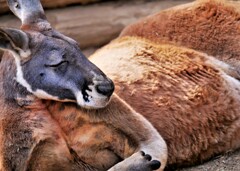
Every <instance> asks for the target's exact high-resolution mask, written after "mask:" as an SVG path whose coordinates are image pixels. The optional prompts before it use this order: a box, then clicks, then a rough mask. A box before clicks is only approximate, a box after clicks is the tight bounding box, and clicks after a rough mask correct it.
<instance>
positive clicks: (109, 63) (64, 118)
mask: <svg viewBox="0 0 240 171" xmlns="http://www.w3.org/2000/svg"><path fill="white" fill-rule="evenodd" d="M21 3H22V2H21ZM21 3H20V4H21ZM18 5H19V3H17V5H14V6H16V7H18ZM19 6H20V7H23V6H24V5H19ZM15 10H16V9H15ZM41 14H43V13H41ZM41 20H42V19H41ZM41 20H40V21H41ZM44 22H46V20H44ZM23 23H24V22H23ZM37 25H38V26H42V23H38V24H37ZM33 28H35V26H29V25H28V26H24V24H23V26H22V29H23V30H24V32H26V30H27V31H30V32H32V30H31V29H33ZM29 29H30V30H29ZM11 40H12V39H11ZM8 41H10V40H9V39H8V37H7V36H6V38H5V39H4V43H6V42H8ZM10 44H13V43H10ZM14 46H16V45H14ZM17 47H18V46H17ZM5 49H6V48H5ZM58 51H59V49H57V52H58ZM48 54H49V53H48ZM48 54H47V56H48ZM43 56H44V55H43ZM68 60H70V59H67V61H68ZM91 60H92V61H93V62H94V63H95V64H97V65H98V66H99V67H100V68H101V69H102V70H103V71H104V72H106V73H107V75H108V76H109V77H110V78H112V79H113V80H114V82H115V83H116V92H117V94H118V95H119V96H120V97H121V98H123V99H124V100H126V101H127V102H128V104H130V105H131V107H134V109H135V110H136V111H138V112H140V113H141V114H143V115H144V116H145V117H146V118H147V119H148V120H150V121H151V123H152V124H153V125H154V126H155V127H156V128H157V131H158V132H159V133H160V135H159V134H158V133H157V132H156V130H155V129H154V128H153V127H152V126H151V124H149V122H147V121H146V120H145V119H144V118H143V117H142V116H141V115H139V114H138V113H137V112H135V111H134V110H133V109H131V107H130V106H129V105H128V104H126V103H125V102H124V101H123V100H121V99H120V98H119V97H118V96H117V95H116V94H113V96H112V99H111V101H110V102H109V103H108V102H107V103H108V105H107V107H105V108H102V109H83V108H82V107H79V106H80V104H81V103H78V101H79V100H77V98H76V100H74V99H71V101H77V103H78V105H77V104H74V103H67V102H64V103H63V102H57V101H59V99H61V98H56V97H55V98H52V97H51V98H50V97H49V96H48V97H45V98H44V97H41V96H39V95H38V94H37V93H35V91H34V90H33V91H30V90H31V89H30V90H28V89H27V91H26V89H25V88H27V87H25V88H23V87H22V89H23V90H22V91H20V92H21V93H20V95H18V94H19V87H18V88H16V87H14V88H12V89H14V90H17V92H14V93H11V92H12V91H10V92H9V93H6V92H8V91H9V90H8V88H10V87H12V86H13V85H16V84H17V86H20V85H19V84H18V83H17V82H16V80H14V79H13V78H14V75H15V68H14V66H15V62H14V60H13V58H9V56H7V57H4V58H3V59H2V62H6V63H10V64H11V65H6V64H4V66H2V68H3V70H7V68H10V69H8V70H7V71H8V72H3V71H1V72H3V74H2V75H3V78H5V79H3V81H2V82H3V83H4V84H6V83H7V82H9V83H8V84H6V86H4V87H5V89H3V90H2V91H3V94H8V95H9V96H10V98H7V99H9V100H10V102H13V104H15V106H16V107H17V108H20V106H21V109H22V111H23V112H22V113H25V112H26V111H29V110H30V112H29V113H31V116H33V117H39V116H41V115H43V114H39V113H43V112H42V111H44V112H45V115H44V116H45V119H42V118H43V117H40V119H38V120H37V122H36V120H34V121H35V122H33V121H32V120H33V119H31V118H30V119H29V117H23V118H24V120H20V119H19V121H18V122H16V123H19V124H21V125H20V126H17V125H16V127H15V125H14V127H13V126H12V123H15V122H14V121H15V120H17V119H14V117H10V116H8V117H7V118H8V120H6V119H5V117H3V119H1V120H2V123H5V126H4V127H1V129H4V130H5V132H4V134H2V137H10V138H8V139H6V140H7V141H5V142H11V141H10V140H11V139H13V137H14V140H15V141H14V143H5V144H1V149H4V150H5V151H6V149H8V148H6V147H8V146H7V145H8V144H14V145H12V146H11V147H12V150H13V151H18V153H9V151H11V150H9V151H8V152H7V153H6V152H5V153H2V154H5V155H2V156H1V157H0V159H1V161H3V162H1V163H2V168H4V169H5V170H11V169H8V168H7V167H6V166H7V162H6V161H8V162H9V161H11V156H14V159H15V160H13V161H14V162H13V163H15V164H13V165H12V168H13V167H14V168H17V167H15V166H17V164H16V163H21V162H22V161H25V162H24V164H22V165H24V167H22V168H28V169H29V170H37V169H38V170H54V169H56V170H61V169H62V170H74V169H76V168H77V169H79V168H80V170H107V169H109V170H122V171H124V170H146V171H147V170H154V169H158V167H159V165H160V164H159V162H158V161H156V159H157V160H159V161H161V167H160V168H159V170H163V169H164V167H165V166H166V164H168V166H169V167H171V168H173V167H175V166H178V167H180V166H185V165H191V164H195V163H199V162H201V161H204V160H207V159H209V158H210V157H212V156H214V155H216V154H220V153H223V152H226V151H228V150H233V149H236V148H239V146H240V135H239V130H240V118H239V112H238V111H239V107H238V106H239V105H238V104H239V89H238V87H239V82H238V80H237V79H236V78H237V76H238V73H237V71H236V70H235V69H234V68H232V67H231V66H230V65H227V64H225V63H223V62H221V61H219V60H217V59H215V58H213V57H211V56H208V55H206V54H203V53H200V52H197V51H194V50H191V49H186V48H183V47H177V46H174V45H167V44H160V43H158V42H154V41H151V40H147V39H145V38H141V37H140V38H136V37H133V36H131V35H130V36H123V37H120V38H118V39H117V40H115V41H113V42H111V43H110V44H109V45H107V46H106V47H104V48H102V49H100V50H99V51H98V52H96V53H95V54H94V55H93V56H92V57H91ZM44 62H45V61H44ZM67 63H68V62H67ZM23 64H24V63H23ZM9 66H12V68H11V67H9ZM60 66H61V65H60ZM55 67H56V68H54V69H56V70H58V67H59V66H55ZM4 68H5V69H4ZM7 73H11V74H10V75H12V76H11V77H10V76H8V74H7ZM76 73H77V72H76ZM90 73H91V72H90ZM78 74H79V72H78ZM76 75H77V74H72V76H76ZM17 76H18V75H17ZM235 76H236V77H235ZM6 77H7V78H6ZM107 80H108V81H107V82H110V81H109V79H107ZM19 83H20V84H21V82H19ZM41 83H42V84H45V82H44V80H42V82H41ZM65 84H66V85H68V81H65ZM109 84H110V83H109ZM21 85H23V84H21ZM30 85H31V84H30ZM23 86H24V85H23ZM88 87H89V86H88ZM107 87H112V86H107ZM51 89H52V88H51ZM51 89H49V90H51ZM53 89H56V90H57V88H53ZM86 89H88V88H86ZM96 89H97V88H96ZM108 89H112V88H108ZM93 90H95V89H93V88H91V91H90V92H94V91H93ZM42 91H43V92H45V91H46V90H45V89H42ZM96 91H97V90H96ZM30 92H31V93H32V94H33V95H34V96H33V95H32V94H30ZM83 92H89V91H87V90H86V91H83ZM34 93H35V94H34ZM49 93H51V91H49V92H48V94H49ZM61 93H63V92H62V91H61V92H60V93H59V94H61ZM82 94H84V93H82ZM109 94H111V93H109ZM35 96H36V97H38V98H36V97H35ZM51 96H52V95H51ZM57 97H58V96H57ZM83 97H84V95H83ZM87 97H88V98H91V95H90V96H89V94H87ZM108 98H109V97H108ZM41 99H47V100H41ZM50 100H54V101H50ZM3 101H4V103H2V104H3V105H4V106H7V105H6V103H5V98H3ZM64 101H70V100H66V98H65V100H64ZM8 105H9V104H8ZM103 106H105V105H102V107H103ZM7 107H8V106H7ZM88 108H89V107H88ZM92 108H95V107H94V106H92ZM15 111H16V110H15ZM36 111H38V112H36ZM7 112H8V111H7V110H6V113H7ZM14 116H15V115H14ZM17 116H19V118H21V119H22V116H25V114H23V115H19V114H18V115H17ZM26 116H28V115H26ZM12 118H13V119H12ZM6 121H7V122H6ZM26 122H27V123H30V124H32V123H33V124H32V125H31V126H30V125H27V124H26V125H27V128H32V127H33V126H34V129H30V130H31V131H32V130H33V132H37V133H38V134H37V135H38V136H37V137H38V139H40V140H38V142H39V143H36V142H34V143H35V145H34V148H33V147H32V149H33V150H29V148H27V147H28V146H27V145H25V146H23V145H22V146H20V145H21V143H20V142H24V143H26V142H29V141H26V140H28V139H33V138H32V137H31V136H29V137H30V138H29V137H27V136H25V137H24V136H19V137H17V136H16V135H15V134H14V132H17V131H20V132H23V133H25V132H27V131H25V130H24V129H22V131H21V129H20V128H24V126H25V124H24V123H26ZM22 123H23V124H22ZM37 123H41V124H40V125H39V124H37ZM43 123H45V125H44V124H43ZM19 124H18V125H19ZM1 125H2V124H1ZM8 125H10V126H9V127H10V128H15V131H14V130H12V131H11V129H10V128H9V129H5V128H7V126H8ZM42 125H43V126H42ZM25 127H26V126H25ZM36 127H37V128H38V129H36V130H37V131H35V128H36ZM39 127H40V129H39ZM26 130H29V129H26ZM51 130H53V131H52V132H51ZM31 131H30V132H31ZM1 132H3V131H1ZM7 133H11V135H8V134H7ZM54 133H55V134H54ZM14 135H15V136H14ZM19 135H20V134H19ZM31 135H33V134H32V133H31ZM45 135H48V136H45ZM53 135H54V136H53ZM21 137H24V138H21ZM34 140H35V138H34ZM17 141H19V142H18V143H16V142H17ZM59 142H61V143H59ZM165 142H166V144H167V146H166V144H165ZM34 143H33V144H34ZM18 144H20V145H19V146H18ZM26 144H28V145H29V146H30V145H31V143H26ZM55 144H57V145H55ZM19 147H21V148H19ZM23 147H25V148H24V149H26V151H28V153H27V152H26V153H25V154H26V156H28V158H30V159H26V157H25V158H24V156H22V155H20V154H23V153H22V152H21V153H20V152H19V150H17V149H23ZM167 147H168V151H167ZM1 151H3V150H1ZM20 151H21V150H20ZM29 151H31V152H29ZM141 151H143V152H141ZM40 152H41V153H40ZM145 153H147V154H145ZM6 154H9V155H6ZM13 154H14V155H13ZM148 154H150V155H151V156H152V157H151V156H149V155H148ZM16 156H19V158H20V159H21V162H20V159H16ZM167 157H168V162H167ZM6 158H7V159H8V160H6ZM151 158H152V159H153V160H151ZM118 162H119V163H118ZM22 168H20V169H19V170H24V169H22ZM77 169H76V170H77ZM25 170H26V169H25Z"/></svg>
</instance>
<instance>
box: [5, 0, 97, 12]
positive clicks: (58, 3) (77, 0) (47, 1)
mask: <svg viewBox="0 0 240 171" xmlns="http://www.w3.org/2000/svg"><path fill="white" fill-rule="evenodd" d="M97 1H100V0H41V2H42V4H43V6H44V7H45V8H56V7H64V6H67V5H71V4H88V3H92V2H97ZM8 11H9V8H8V6H7V2H6V0H0V14H3V13H6V12H8Z"/></svg>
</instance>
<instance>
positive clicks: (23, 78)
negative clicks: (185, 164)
mask: <svg viewBox="0 0 240 171" xmlns="http://www.w3.org/2000/svg"><path fill="white" fill-rule="evenodd" d="M8 4H9V7H10V9H11V10H12V11H13V12H14V14H15V15H16V16H17V17H19V18H20V19H21V21H22V26H21V30H18V29H10V28H1V29H0V48H1V49H3V50H4V51H6V53H4V55H3V57H2V60H1V63H0V65H1V70H0V73H1V77H0V79H1V82H0V83H1V85H0V86H1V89H0V94H1V101H0V106H1V109H2V110H1V112H0V123H1V124H0V125H1V127H0V132H1V134H0V138H1V143H0V149H1V150H0V151H1V154H0V170H3V171H4V170H6V171H7V170H20V171H22V170H41V171H42V170H51V171H52V170H67V171H68V170H83V171H84V170H85V171H95V170H107V169H109V171H115V170H122V171H131V170H135V171H141V170H146V171H152V170H156V169H159V168H160V170H163V168H164V167H165V164H166V162H167V147H166V144H165V141H164V140H163V139H162V137H161V136H160V135H159V134H158V132H157V131H156V129H155V128H154V127H153V126H152V125H151V124H150V123H149V122H148V121H147V120H146V119H144V117H142V116H141V115H140V114H138V113H137V112H135V111H134V110H133V109H132V108H131V107H130V106H129V105H127V104H126V103H125V102H124V101H123V100H121V99H120V98H119V97H118V96H117V95H112V93H113V90H114V85H113V82H112V81H111V80H110V79H109V78H107V77H106V75H105V74H104V73H103V72H102V71H101V70H100V69H98V68H97V67H96V66H95V65H94V64H92V63H91V62H90V61H88V60H87V59H86V57H85V56H83V54H82V53H81V51H80V49H79V47H78V45H77V43H76V42H75V41H74V40H72V39H70V38H68V37H66V36H64V35H62V34H61V33H59V32H57V31H56V30H54V29H53V28H51V26H50V24H49V23H48V22H47V20H46V17H45V14H44V11H43V8H42V6H41V3H40V1H39V0H31V1H23V0H19V1H15V0H9V1H8ZM75 73H77V74H75ZM111 96H112V100H111V101H110V102H109V100H110V97H111ZM55 101H59V102H55ZM54 103H56V104H64V105H65V103H66V105H68V106H70V107H71V106H73V107H74V108H75V109H77V110H78V111H79V113H81V117H82V118H83V119H82V120H80V121H79V122H78V124H79V125H78V126H80V125H81V123H82V125H83V127H80V128H79V129H78V131H82V133H83V134H82V135H81V136H80V137H71V136H70V135H71V133H70V132H67V131H66V130H64V129H63V127H62V126H63V125H61V126H60V125H59V124H60V123H61V122H60V121H61V117H62V116H61V115H60V114H61V113H60V112H59V114H57V113H53V112H52V111H51V109H52V108H54V107H55V105H54ZM106 106H107V107H106ZM104 107H105V108H104ZM101 108H102V109H101ZM55 111H56V110H55ZM57 112H58V111H57ZM54 114H55V115H54ZM55 117H56V118H55ZM67 117H68V115H65V116H63V118H67ZM71 118H74V114H73V116H70V117H69V119H70V120H71ZM119 120H121V121H122V122H123V123H122V122H119ZM74 121H76V120H75V119H74ZM132 121H137V123H136V124H134V125H133V124H132ZM125 123H127V127H125V128H123V125H124V124H125ZM68 128H69V129H70V130H71V131H74V130H73V129H74V125H68ZM90 128H92V129H95V130H96V131H97V132H98V133H100V134H98V133H97V134H92V133H94V131H95V130H91V129H90ZM103 130H106V131H108V134H107V135H105V137H102V139H101V135H104V134H103V132H102V131H103ZM76 131H77V130H76ZM138 131H139V133H137V132H138ZM91 135H95V136H96V137H95V140H97V141H99V142H100V143H97V142H96V143H94V141H93V144H88V146H86V147H90V148H86V147H85V146H81V144H74V143H75V142H76V143H79V142H80V141H82V142H83V143H84V142H87V141H88V140H89V139H90V138H91ZM99 136H100V137H99ZM74 138H75V139H76V141H74ZM114 141H116V142H115V144H114V143H112V142H114ZM78 147H79V148H83V149H82V150H83V152H82V153H81V149H79V148H78ZM94 148H95V149H98V150H97V151H96V150H95V151H94ZM84 152H85V153H84ZM86 152H88V153H86ZM81 154H84V155H81ZM88 155H89V156H90V157H92V158H94V160H90V159H88ZM98 160H99V162H98ZM159 161H161V163H160V162H159ZM91 162H92V163H91ZM95 163H96V164H95ZM104 163H106V165H104ZM112 166H113V167H112Z"/></svg>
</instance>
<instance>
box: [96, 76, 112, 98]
mask: <svg viewBox="0 0 240 171" xmlns="http://www.w3.org/2000/svg"><path fill="white" fill-rule="evenodd" d="M96 89H97V92H98V93H100V94H102V95H104V96H109V97H110V96H111V95H112V93H113V91H114V83H113V82H112V80H110V79H108V80H107V81H103V82H101V83H99V84H98V85H97V86H96Z"/></svg>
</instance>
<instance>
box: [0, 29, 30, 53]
mask: <svg viewBox="0 0 240 171" xmlns="http://www.w3.org/2000/svg"><path fill="white" fill-rule="evenodd" d="M28 42H29V39H28V36H27V34H26V33H24V32H23V31H21V30H17V29H10V28H6V29H3V28H0V49H3V50H8V51H11V52H14V53H17V54H19V56H21V57H27V56H29V55H30V54H29V52H30V51H29V47H28Z"/></svg>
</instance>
